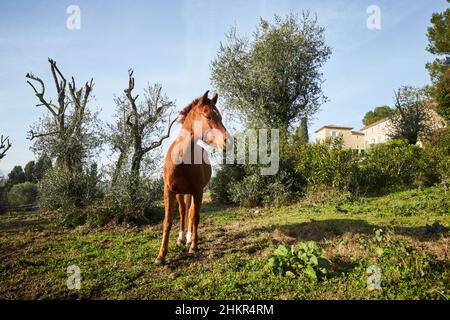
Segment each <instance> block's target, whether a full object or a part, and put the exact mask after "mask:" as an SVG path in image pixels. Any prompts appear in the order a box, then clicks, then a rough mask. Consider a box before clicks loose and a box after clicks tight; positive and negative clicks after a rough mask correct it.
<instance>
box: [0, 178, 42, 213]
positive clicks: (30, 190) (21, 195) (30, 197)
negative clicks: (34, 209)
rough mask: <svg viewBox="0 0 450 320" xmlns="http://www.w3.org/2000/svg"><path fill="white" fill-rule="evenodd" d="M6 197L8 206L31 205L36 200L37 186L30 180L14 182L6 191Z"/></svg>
mask: <svg viewBox="0 0 450 320" xmlns="http://www.w3.org/2000/svg"><path fill="white" fill-rule="evenodd" d="M7 197H8V204H9V206H10V207H20V206H24V205H33V204H35V203H36V201H37V197H38V187H37V185H36V184H34V183H32V182H23V183H19V184H15V185H14V186H13V187H12V188H11V190H10V191H9V192H8V196H7Z"/></svg>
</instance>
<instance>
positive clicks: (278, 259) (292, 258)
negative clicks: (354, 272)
mask: <svg viewBox="0 0 450 320" xmlns="http://www.w3.org/2000/svg"><path fill="white" fill-rule="evenodd" d="M322 255H323V249H321V248H319V247H318V246H317V245H316V243H315V242H314V241H308V242H301V243H299V244H298V248H297V250H296V249H295V247H294V246H293V245H292V246H288V245H286V244H281V245H280V246H279V247H278V248H277V249H276V250H275V251H274V252H273V254H272V256H271V257H270V258H269V261H268V263H267V265H268V267H269V268H270V269H271V270H272V271H273V272H274V273H275V274H281V275H284V276H288V277H295V276H300V275H301V276H305V277H306V278H308V279H310V280H314V281H316V280H318V279H319V278H321V277H323V276H325V275H326V274H327V273H328V271H329V270H328V269H329V265H330V264H329V262H328V261H327V260H326V259H325V258H323V257H322Z"/></svg>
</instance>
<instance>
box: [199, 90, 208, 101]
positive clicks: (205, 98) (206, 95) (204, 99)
mask: <svg viewBox="0 0 450 320" xmlns="http://www.w3.org/2000/svg"><path fill="white" fill-rule="evenodd" d="M208 93H209V90H206V92H205V93H204V94H203V96H202V97H201V98H200V104H204V103H205V102H206V101H207V100H208Z"/></svg>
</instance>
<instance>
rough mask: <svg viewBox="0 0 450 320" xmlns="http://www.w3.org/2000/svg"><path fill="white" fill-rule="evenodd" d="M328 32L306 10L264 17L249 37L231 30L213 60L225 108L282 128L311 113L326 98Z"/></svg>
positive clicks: (254, 121)
mask: <svg viewBox="0 0 450 320" xmlns="http://www.w3.org/2000/svg"><path fill="white" fill-rule="evenodd" d="M324 32H325V29H324V28H323V27H321V26H319V25H318V22H317V18H316V17H311V16H310V14H309V13H308V12H306V13H305V12H304V13H303V14H302V15H301V16H299V15H297V14H290V15H288V16H286V17H284V18H281V17H279V16H275V21H274V23H269V22H268V21H266V20H264V19H260V23H259V25H258V26H257V28H256V31H255V32H254V33H253V36H252V38H251V39H248V38H244V37H241V36H239V35H238V34H237V32H236V29H235V28H231V30H230V31H229V33H228V34H227V41H226V42H225V43H221V44H220V48H219V51H218V54H217V57H216V58H215V59H214V60H213V61H212V64H211V70H212V82H213V84H214V86H215V87H216V88H217V90H218V91H219V93H220V94H221V95H222V97H223V98H224V101H225V102H224V106H225V107H226V108H227V109H228V110H229V111H230V113H232V112H238V113H239V115H240V116H243V117H244V121H245V122H246V124H247V125H255V124H256V125H266V126H272V127H274V126H275V127H279V128H280V129H283V128H284V129H289V128H292V127H293V125H294V124H295V123H296V122H298V120H300V119H302V118H310V117H311V116H313V115H314V114H315V113H316V112H317V110H318V109H319V107H320V105H321V104H322V103H323V102H324V101H326V97H325V96H324V94H323V92H322V88H321V85H322V82H323V80H322V73H321V71H320V68H321V67H322V66H323V64H324V63H325V62H326V61H327V60H328V58H329V57H330V54H331V49H330V47H328V46H327V45H326V43H325V36H324Z"/></svg>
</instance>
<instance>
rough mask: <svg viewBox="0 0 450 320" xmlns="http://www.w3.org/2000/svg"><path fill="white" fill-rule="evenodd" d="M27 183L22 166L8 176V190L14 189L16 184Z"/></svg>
mask: <svg viewBox="0 0 450 320" xmlns="http://www.w3.org/2000/svg"><path fill="white" fill-rule="evenodd" d="M25 181H26V177H25V173H24V172H23V169H22V166H15V167H14V168H13V169H12V170H11V172H10V173H9V174H8V189H10V188H12V187H13V186H14V185H16V184H19V183H23V182H25Z"/></svg>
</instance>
